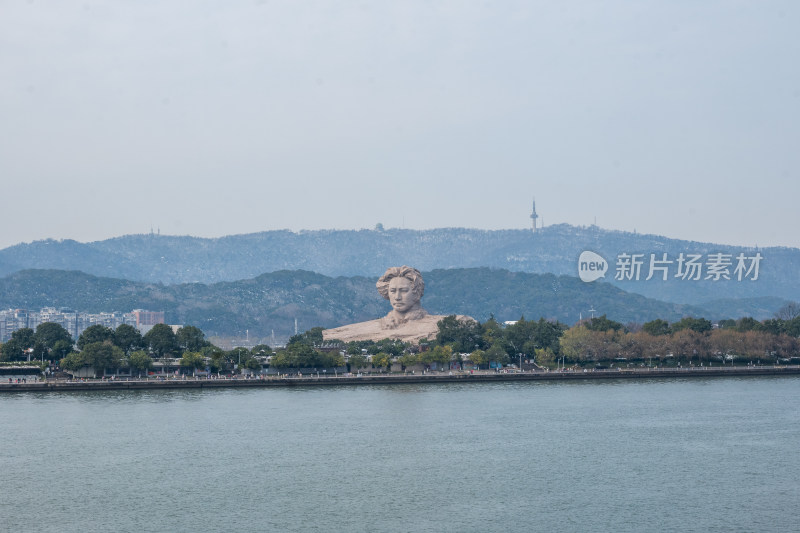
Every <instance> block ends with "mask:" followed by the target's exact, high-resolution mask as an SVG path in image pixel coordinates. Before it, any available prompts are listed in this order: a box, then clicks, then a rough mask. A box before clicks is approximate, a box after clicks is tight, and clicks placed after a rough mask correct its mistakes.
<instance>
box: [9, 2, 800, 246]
mask: <svg viewBox="0 0 800 533" xmlns="http://www.w3.org/2000/svg"><path fill="white" fill-rule="evenodd" d="M798 27H800V2H796V1H795V0H788V1H770V0H765V1H737V0H720V1H713V0H709V1H667V0H663V1H652V2H641V1H617V0H608V1H603V2H597V1H595V0H575V1H563V2H537V1H524V2H518V1H514V0H504V1H502V2H477V1H471V0H459V1H453V2H449V1H441V2H440V1H417V0H408V1H403V2H392V1H368V0H363V1H349V0H341V1H311V0H302V1H237V0H229V1H214V0H206V1H176V0H161V1H159V2H108V1H92V0H86V1H81V2H76V1H71V0H60V1H58V2H56V1H41V0H29V1H15V0H0V190H1V191H2V193H0V209H2V214H3V220H4V222H5V223H4V224H3V230H2V231H0V248H4V247H7V246H11V245H14V244H17V243H22V242H31V241H34V240H41V239H47V238H53V239H75V240H78V241H81V242H90V241H96V240H103V239H107V238H112V237H115V236H120V235H126V234H136V233H148V232H150V231H151V229H152V230H154V231H160V232H161V234H162V235H164V234H168V235H194V236H200V237H219V236H224V235H230V234H241V233H253V232H259V231H267V230H276V229H291V230H303V229H307V230H313V229H361V228H369V229H371V228H374V227H375V225H376V224H377V223H381V224H383V225H384V226H385V227H386V228H408V229H428V228H440V227H469V228H482V229H513V228H528V227H530V219H529V215H530V211H531V202H532V200H533V198H534V197H535V199H536V207H537V212H538V213H539V215H540V217H541V218H540V221H541V222H543V223H544V225H545V226H548V225H552V224H557V223H569V224H574V225H589V224H592V223H595V222H596V223H597V225H598V226H601V227H604V228H609V229H618V230H625V231H634V230H635V231H637V232H639V233H654V234H659V235H664V236H667V237H672V238H679V239H689V240H695V241H704V242H715V243H721V244H733V245H743V246H754V245H758V246H792V247H800V232H798V230H797V228H798V227H800V210H799V209H798V198H800V179H798V178H800V175H799V174H800V172H799V171H800V149H798V147H800V69H798V67H797V66H798V64H800V33H798V32H797V28H798Z"/></svg>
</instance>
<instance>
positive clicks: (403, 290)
mask: <svg viewBox="0 0 800 533" xmlns="http://www.w3.org/2000/svg"><path fill="white" fill-rule="evenodd" d="M413 286H414V284H413V283H412V282H411V280H409V279H406V278H401V277H397V278H392V279H390V280H389V303H391V304H392V307H393V308H394V310H395V311H397V312H398V313H406V312H408V311H410V310H411V309H412V308H413V307H414V306H415V305H416V304H418V303H419V296H417V293H416V292H414V290H413Z"/></svg>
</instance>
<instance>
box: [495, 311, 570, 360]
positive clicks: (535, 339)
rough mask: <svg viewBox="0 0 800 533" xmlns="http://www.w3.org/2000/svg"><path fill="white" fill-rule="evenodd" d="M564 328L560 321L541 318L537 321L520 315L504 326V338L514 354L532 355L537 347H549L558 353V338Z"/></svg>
mask: <svg viewBox="0 0 800 533" xmlns="http://www.w3.org/2000/svg"><path fill="white" fill-rule="evenodd" d="M565 329H566V326H565V325H564V324H561V323H560V322H549V321H547V320H545V319H543V318H540V319H539V320H538V321H533V320H525V317H521V318H520V319H519V320H518V321H517V322H516V323H515V324H512V325H511V326H509V327H507V328H506V330H505V339H506V340H507V342H508V343H509V344H510V345H511V347H512V349H513V352H514V354H515V355H516V354H517V353H523V354H526V355H534V354H535V352H536V350H537V349H538V348H550V349H551V350H553V351H554V352H555V353H558V350H559V339H560V338H561V335H563V334H564V330H565Z"/></svg>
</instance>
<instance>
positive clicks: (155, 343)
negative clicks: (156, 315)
mask: <svg viewBox="0 0 800 533" xmlns="http://www.w3.org/2000/svg"><path fill="white" fill-rule="evenodd" d="M144 342H145V345H146V346H147V347H148V348H150V351H151V352H152V353H153V354H154V355H155V356H156V357H168V356H170V355H171V354H172V353H173V352H175V351H176V350H177V349H178V343H177V341H176V339H175V333H173V331H172V328H171V327H169V326H168V325H166V324H156V325H155V326H153V327H152V329H150V331H148V332H147V333H145V335H144Z"/></svg>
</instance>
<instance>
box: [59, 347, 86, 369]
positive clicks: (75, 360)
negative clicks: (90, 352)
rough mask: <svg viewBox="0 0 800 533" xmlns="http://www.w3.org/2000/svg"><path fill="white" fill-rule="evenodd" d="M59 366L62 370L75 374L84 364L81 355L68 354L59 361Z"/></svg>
mask: <svg viewBox="0 0 800 533" xmlns="http://www.w3.org/2000/svg"><path fill="white" fill-rule="evenodd" d="M59 366H61V368H63V369H64V370H69V371H70V372H75V371H77V370H79V369H81V368H83V367H84V366H86V363H85V362H84V360H83V355H82V354H80V353H78V352H70V353H68V354H67V356H66V357H64V358H63V359H61V361H60V362H59Z"/></svg>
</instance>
